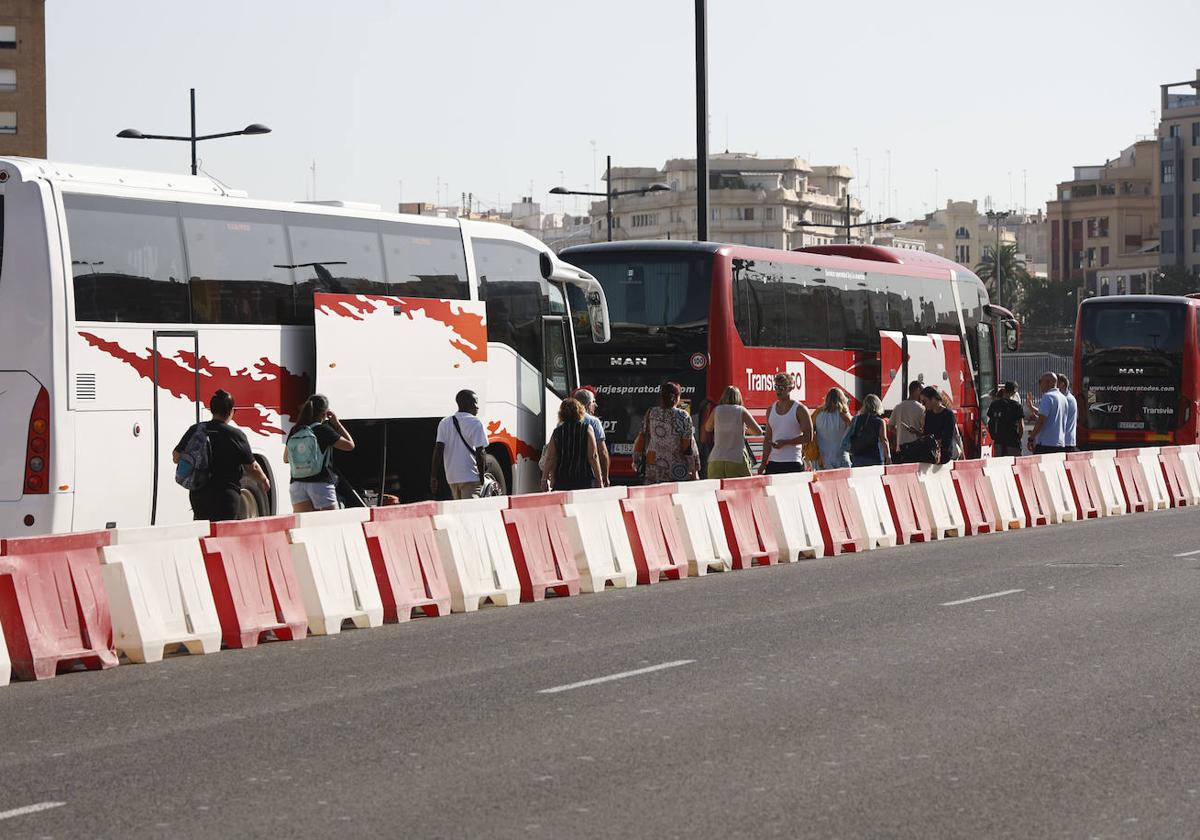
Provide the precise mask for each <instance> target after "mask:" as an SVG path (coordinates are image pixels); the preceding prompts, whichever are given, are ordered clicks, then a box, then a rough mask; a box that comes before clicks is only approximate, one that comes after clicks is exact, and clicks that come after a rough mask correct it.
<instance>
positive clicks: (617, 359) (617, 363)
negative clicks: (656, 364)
mask: <svg viewBox="0 0 1200 840" xmlns="http://www.w3.org/2000/svg"><path fill="white" fill-rule="evenodd" d="M608 363H609V365H611V366H612V367H646V365H647V364H649V360H648V359H647V358H646V357H645V356H609V357H608Z"/></svg>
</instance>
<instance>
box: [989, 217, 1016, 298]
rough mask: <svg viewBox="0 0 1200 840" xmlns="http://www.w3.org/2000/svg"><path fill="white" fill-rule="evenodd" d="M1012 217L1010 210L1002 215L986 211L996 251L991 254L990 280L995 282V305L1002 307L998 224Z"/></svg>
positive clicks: (1002, 294)
mask: <svg viewBox="0 0 1200 840" xmlns="http://www.w3.org/2000/svg"><path fill="white" fill-rule="evenodd" d="M1011 215H1012V211H1011V210H1005V211H1004V212H1003V213H998V212H996V211H995V210H989V211H987V217H988V218H989V219H991V220H992V221H993V222H994V223H995V225H996V250H995V251H993V252H992V269H993V270H992V278H993V279H994V280H995V281H996V305H997V306H1003V305H1004V303H1003V301H1004V293H1003V292H1002V291H1001V287H1000V223H1001V222H1003V221H1004V220H1005V219H1007V218H1008V217H1009V216H1011Z"/></svg>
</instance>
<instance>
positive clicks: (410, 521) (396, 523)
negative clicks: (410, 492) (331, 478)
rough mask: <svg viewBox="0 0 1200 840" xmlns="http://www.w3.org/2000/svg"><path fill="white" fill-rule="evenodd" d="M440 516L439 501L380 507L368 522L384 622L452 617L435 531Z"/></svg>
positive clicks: (365, 530) (369, 549) (366, 530)
mask: <svg viewBox="0 0 1200 840" xmlns="http://www.w3.org/2000/svg"><path fill="white" fill-rule="evenodd" d="M436 513H437V502H419V503H417V504H414V505H393V506H388V507H376V508H371V521H370V522H364V523H363V526H362V528H363V536H365V537H366V540H367V553H368V554H369V555H370V557H371V566H372V568H374V570H375V584H376V586H378V587H379V597H380V600H381V601H382V602H383V620H384V621H388V622H392V621H408V620H409V619H410V618H412V616H413V613H414V612H419V613H421V614H422V615H426V616H441V615H445V614H446V613H448V612H450V583H449V581H448V580H447V579H446V571H445V567H444V565H443V564H442V554H441V552H440V551H439V550H438V544H437V536H436V535H435V534H434V530H433V517H434V514H436Z"/></svg>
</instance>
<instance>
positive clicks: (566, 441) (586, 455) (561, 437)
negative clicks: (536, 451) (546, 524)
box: [542, 398, 604, 490]
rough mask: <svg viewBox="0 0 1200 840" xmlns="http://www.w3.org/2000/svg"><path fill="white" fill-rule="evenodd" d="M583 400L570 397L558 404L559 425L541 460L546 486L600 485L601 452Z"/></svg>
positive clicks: (584, 488) (565, 488)
mask: <svg viewBox="0 0 1200 840" xmlns="http://www.w3.org/2000/svg"><path fill="white" fill-rule="evenodd" d="M584 416H585V412H584V409H583V403H581V402H580V401H579V400H576V399H573V398H568V399H565V400H563V401H562V403H561V404H559V406H558V427H557V428H556V429H555V430H554V433H553V434H552V435H551V436H550V442H549V443H548V444H547V445H546V457H545V459H544V461H543V463H542V489H543V490H586V489H587V488H589V487H601V486H602V484H603V483H602V476H603V475H604V473H603V472H601V470H600V453H599V449H598V448H597V446H596V434H595V432H593V431H592V428H591V426H590V425H589V424H588V423H586V422H585V421H584Z"/></svg>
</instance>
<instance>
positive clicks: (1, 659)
mask: <svg viewBox="0 0 1200 840" xmlns="http://www.w3.org/2000/svg"><path fill="white" fill-rule="evenodd" d="M11 679H12V662H11V661H9V658H8V645H7V644H6V643H5V641H4V626H3V625H2V624H0V685H8V682H9V680H11Z"/></svg>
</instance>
